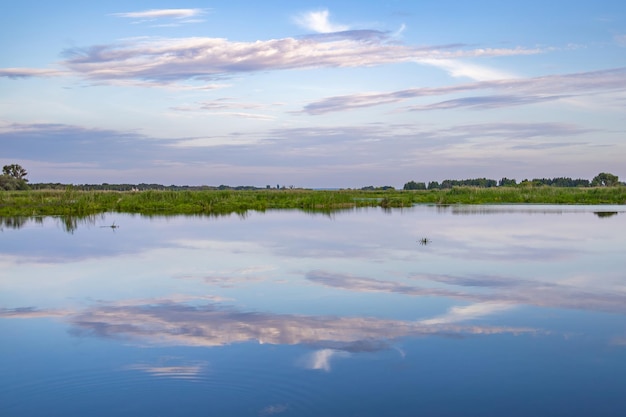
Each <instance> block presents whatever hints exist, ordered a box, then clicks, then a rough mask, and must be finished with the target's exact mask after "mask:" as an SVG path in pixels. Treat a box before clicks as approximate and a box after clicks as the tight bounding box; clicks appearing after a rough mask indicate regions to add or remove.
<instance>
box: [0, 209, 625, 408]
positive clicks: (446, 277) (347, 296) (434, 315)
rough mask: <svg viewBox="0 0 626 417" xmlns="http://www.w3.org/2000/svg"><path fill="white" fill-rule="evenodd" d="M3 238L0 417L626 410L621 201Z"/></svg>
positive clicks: (277, 214) (106, 222)
mask: <svg viewBox="0 0 626 417" xmlns="http://www.w3.org/2000/svg"><path fill="white" fill-rule="evenodd" d="M0 222H1V224H0V228H1V232H0V265H1V269H0V332H1V333H0V334H1V338H2V339H1V340H2V343H0V415H1V416H6V417H22V416H24V417H26V416H28V417H37V416H64V417H74V416H90V417H95V416H134V417H137V416H139V417H142V416H146V417H147V416H150V417H153V416H168V417H169V416H280V417H288V416H395V417H399V416H460V415H463V416H535V417H536V416H596V417H597V416H624V415H626V256H625V254H626V207H625V206H550V205H510V206H509V205H498V206H495V205H494V206H486V205H482V206H448V207H437V206H416V207H413V208H410V209H394V210H383V209H379V208H376V209H374V208H371V209H355V210H347V211H341V212H335V213H330V214H315V213H305V212H301V211H287V210H285V211H280V210H276V211H267V212H263V213H261V212H249V213H247V214H246V215H235V214H233V215H230V216H221V217H201V216H173V217H144V216H139V215H127V214H116V213H109V214H104V215H98V216H92V217H88V218H83V219H63V218H55V217H46V218H19V219H13V218H0Z"/></svg>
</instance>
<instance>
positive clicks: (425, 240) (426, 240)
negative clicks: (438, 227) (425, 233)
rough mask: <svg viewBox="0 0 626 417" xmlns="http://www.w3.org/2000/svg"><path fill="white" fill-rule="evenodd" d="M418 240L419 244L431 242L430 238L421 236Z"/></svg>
mask: <svg viewBox="0 0 626 417" xmlns="http://www.w3.org/2000/svg"><path fill="white" fill-rule="evenodd" d="M419 242H420V245H428V244H429V243H430V242H431V240H430V239H429V238H427V237H423V238H421V239H420V240H419Z"/></svg>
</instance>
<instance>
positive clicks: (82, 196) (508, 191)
mask: <svg viewBox="0 0 626 417" xmlns="http://www.w3.org/2000/svg"><path fill="white" fill-rule="evenodd" d="M424 203H430V204H494V203H495V204H505V203H514V204H515V203H530V204H626V187H597V188H559V187H498V188H474V187H456V188H452V189H448V190H424V191H399V190H386V191H361V190H338V191H317V190H255V191H234V190H207V191H141V192H117V191H77V190H72V189H68V190H64V191H60V190H35V191H3V192H0V216H33V215H87V214H96V213H103V212H122V213H142V214H225V213H242V212H245V211H248V210H259V211H263V210H268V209H287V208H290V209H302V210H320V211H330V210H336V209H344V208H351V207H376V206H378V207H408V206H411V205H413V204H424Z"/></svg>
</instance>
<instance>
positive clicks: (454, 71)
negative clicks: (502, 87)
mask: <svg viewBox="0 0 626 417" xmlns="http://www.w3.org/2000/svg"><path fill="white" fill-rule="evenodd" d="M417 62H419V63H422V64H427V65H432V66H434V67H437V68H441V69H443V70H445V71H447V72H448V73H449V74H450V75H451V76H453V77H458V78H460V77H466V78H470V79H472V80H475V81H492V80H504V79H512V78H516V77H515V75H513V74H510V73H507V72H504V71H499V70H496V69H493V68H489V67H486V66H484V65H477V64H470V63H468V62H463V61H459V60H453V59H421V60H418V61H417Z"/></svg>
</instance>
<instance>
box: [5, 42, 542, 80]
mask: <svg viewBox="0 0 626 417" xmlns="http://www.w3.org/2000/svg"><path fill="white" fill-rule="evenodd" d="M538 52H539V51H538V50H536V49H523V48H513V49H506V48H501V49H471V48H468V47H466V46H463V45H456V46H455V45H441V46H431V47H415V46H410V45H403V44H400V43H395V42H387V40H386V36H385V35H384V34H383V33H382V32H377V31H347V32H340V33H338V34H335V35H333V36H331V37H328V38H326V37H314V38H306V37H305V38H300V39H295V38H283V39H271V40H260V41H255V42H235V41H229V40H227V39H222V38H200V37H198V38H180V39H167V38H163V39H156V38H149V39H132V40H127V41H125V42H122V43H113V44H108V45H106V44H105V45H95V46H91V47H87V48H72V49H68V50H66V51H65V52H64V54H63V55H64V56H65V59H64V60H63V61H61V62H60V65H62V66H64V67H65V68H67V71H66V72H65V73H64V74H66V75H75V76H79V77H82V78H84V79H87V80H89V81H91V82H101V83H105V82H113V83H115V82H117V83H119V82H120V80H134V81H141V82H148V83H155V82H160V83H173V82H175V81H182V80H186V81H196V82H198V81H203V82H205V81H207V80H222V79H223V78H224V77H226V76H231V75H234V74H240V73H250V72H258V71H270V70H289V69H312V68H330V67H368V66H375V65H384V64H392V63H401V62H415V61H416V60H423V59H453V58H461V57H476V56H481V57H483V56H502V55H525V54H536V53H538ZM1 71H3V73H4V76H11V77H20V76H31V77H34V76H49V75H61V73H58V72H54V71H50V70H42V69H28V68H21V69H10V68H9V69H3V70H1ZM0 74H2V73H0ZM156 85H159V84H156ZM145 86H151V84H145Z"/></svg>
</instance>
